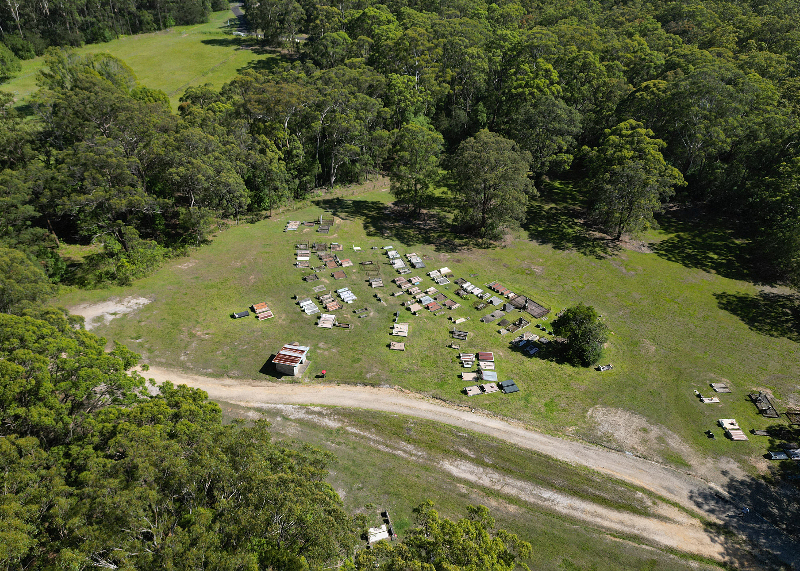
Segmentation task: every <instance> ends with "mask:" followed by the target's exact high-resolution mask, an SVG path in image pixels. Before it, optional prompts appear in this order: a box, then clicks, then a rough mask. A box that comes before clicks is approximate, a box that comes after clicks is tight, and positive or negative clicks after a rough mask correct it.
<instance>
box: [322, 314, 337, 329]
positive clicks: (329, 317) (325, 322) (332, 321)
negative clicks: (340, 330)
mask: <svg viewBox="0 0 800 571" xmlns="http://www.w3.org/2000/svg"><path fill="white" fill-rule="evenodd" d="M334 325H336V316H335V315H333V314H332V313H321V314H320V316H319V322H318V323H317V327H323V328H325V329H332V328H333V326H334Z"/></svg>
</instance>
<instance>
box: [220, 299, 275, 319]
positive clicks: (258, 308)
mask: <svg viewBox="0 0 800 571" xmlns="http://www.w3.org/2000/svg"><path fill="white" fill-rule="evenodd" d="M250 309H252V310H253V313H254V314H255V316H256V318H257V319H258V320H259V321H264V320H266V319H272V318H273V317H275V314H274V313H272V310H271V309H270V308H269V306H268V305H267V304H266V303H265V302H261V303H254V304H253V305H251V306H250ZM249 316H250V312H249V311H247V310H245V311H236V312H234V313H232V314H231V317H232V318H233V319H242V318H244V317H249Z"/></svg>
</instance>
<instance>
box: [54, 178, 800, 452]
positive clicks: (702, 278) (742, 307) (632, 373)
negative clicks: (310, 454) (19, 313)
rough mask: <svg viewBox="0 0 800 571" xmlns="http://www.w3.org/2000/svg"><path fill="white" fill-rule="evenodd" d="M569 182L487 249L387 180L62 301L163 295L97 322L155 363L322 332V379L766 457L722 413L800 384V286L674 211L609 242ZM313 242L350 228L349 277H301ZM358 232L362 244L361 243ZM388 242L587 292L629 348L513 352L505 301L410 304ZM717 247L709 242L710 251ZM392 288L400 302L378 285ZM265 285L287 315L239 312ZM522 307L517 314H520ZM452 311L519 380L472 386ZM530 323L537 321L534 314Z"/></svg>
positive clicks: (318, 353)
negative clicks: (580, 358)
mask: <svg viewBox="0 0 800 571" xmlns="http://www.w3.org/2000/svg"><path fill="white" fill-rule="evenodd" d="M387 186H388V185H387ZM562 190H563V195H558V193H559V192H562ZM562 190H559V189H558V188H556V189H555V190H554V192H555V193H556V194H554V195H551V196H549V197H548V198H546V199H543V200H542V201H540V202H538V203H537V204H536V205H534V206H533V207H532V208H531V218H530V222H529V223H528V225H527V226H526V227H525V228H524V229H523V230H522V231H520V232H519V233H518V234H517V236H516V238H515V239H514V240H511V241H506V242H505V243H504V245H502V246H498V247H494V248H488V249H477V248H466V247H463V243H462V242H461V241H460V240H459V239H457V238H453V237H451V236H449V235H448V233H447V231H446V228H445V229H442V227H441V226H439V227H437V226H430V227H420V226H419V225H416V224H414V223H412V222H410V221H405V220H402V219H398V218H396V217H395V218H393V217H391V216H389V215H387V213H386V210H385V205H386V203H387V202H389V200H390V196H389V194H388V192H385V191H381V190H380V189H379V190H377V191H373V192H369V193H366V194H362V195H357V196H347V197H345V198H343V199H340V200H326V201H321V202H319V203H318V204H315V205H312V206H309V207H307V208H304V209H303V210H298V211H294V212H288V213H284V214H281V215H276V216H275V217H274V218H273V219H272V220H268V221H263V222H258V223H256V224H244V223H243V224H240V225H239V226H232V227H230V228H228V229H227V230H225V231H223V232H221V233H219V234H218V236H217V237H216V238H215V239H214V240H213V242H212V243H211V244H209V245H208V246H205V247H203V248H200V249H198V250H196V251H194V252H192V253H191V255H190V256H188V257H186V258H181V259H176V260H172V261H170V262H169V263H167V264H165V266H164V267H163V268H162V269H161V270H160V271H158V272H157V273H156V274H154V275H153V276H151V277H149V278H146V279H143V280H140V281H138V282H136V283H135V284H133V285H132V286H130V287H126V288H110V289H107V290H99V291H73V292H71V293H67V294H65V295H63V296H62V297H61V299H60V300H59V303H61V304H66V305H75V304H79V303H86V302H92V301H101V300H105V299H108V298H111V297H123V298H124V297H127V296H141V297H147V298H149V299H152V302H151V303H150V304H149V305H147V306H145V307H143V308H142V309H140V310H139V311H137V312H136V313H133V314H128V315H124V316H120V317H119V318H117V319H114V320H113V321H111V322H110V324H108V325H105V326H100V327H98V328H97V329H96V330H95V331H96V332H98V333H100V334H102V335H104V336H106V337H108V338H109V339H114V340H117V341H119V342H122V343H124V344H126V345H127V346H129V347H130V348H132V349H133V350H135V351H137V352H139V353H141V354H142V355H143V356H144V360H145V361H146V362H148V363H151V364H154V365H159V366H163V367H175V368H181V369H185V370H187V371H193V372H197V373H202V374H206V375H214V376H222V375H227V376H230V377H241V378H259V377H262V373H261V372H260V371H261V370H262V367H264V365H265V363H266V362H267V360H268V359H269V357H270V355H271V354H272V353H274V352H276V351H277V350H278V349H279V348H280V346H281V344H283V343H285V342H290V341H299V342H300V343H301V344H307V345H310V346H311V347H312V348H313V349H312V352H311V360H312V365H311V367H310V368H309V370H308V373H307V375H306V378H305V379H303V382H314V380H313V376H314V375H315V374H316V373H318V372H319V370H321V369H323V368H324V369H326V370H327V371H328V377H327V379H326V381H327V382H343V383H368V384H374V385H381V384H386V385H397V386H401V387H404V388H407V389H410V390H413V391H419V392H422V393H426V394H430V395H433V396H435V397H439V398H442V399H445V400H448V401H451V402H455V403H459V404H462V405H464V406H468V407H476V408H481V409H486V410H490V411H492V412H494V413H496V414H500V415H503V416H506V417H512V418H517V419H520V420H522V421H524V422H526V423H529V424H531V425H532V426H534V427H537V428H539V429H541V430H544V431H548V432H553V433H562V434H563V433H570V434H578V435H581V436H583V437H585V438H587V439H590V440H601V441H603V442H604V443H607V444H611V445H614V446H615V447H617V448H624V444H622V443H615V441H614V439H613V438H612V437H611V436H609V435H606V436H605V437H603V438H600V437H599V436H598V435H597V433H596V432H595V431H593V430H592V427H593V423H592V422H591V420H590V419H589V418H588V416H587V415H589V413H590V411H591V410H592V409H593V407H596V406H600V407H607V408H609V409H613V410H617V409H624V410H627V411H632V412H633V413H636V414H638V415H641V416H642V417H644V419H646V420H647V421H648V422H649V423H652V424H657V425H661V426H663V427H666V428H667V429H669V430H670V431H672V432H673V433H674V434H676V435H677V436H678V437H679V438H680V439H682V440H683V441H684V442H686V443H688V444H689V447H690V452H691V453H692V454H695V453H699V455H700V456H698V458H702V457H705V456H712V457H723V456H732V457H734V458H736V459H738V460H745V459H757V458H758V456H760V455H761V454H763V453H764V451H765V448H766V442H765V440H764V439H762V440H759V439H758V438H757V437H751V439H750V441H749V442H741V443H740V442H737V443H734V442H731V441H728V440H726V439H725V438H723V437H722V433H721V432H720V431H719V430H718V429H716V428H715V423H716V420H717V419H718V418H728V417H733V418H736V419H738V420H739V423H740V425H741V426H742V428H743V429H744V430H745V431H747V430H749V429H751V428H763V427H765V426H767V425H768V424H769V422H768V421H767V420H766V419H763V418H762V417H760V416H757V415H756V410H755V407H754V406H753V405H752V404H750V403H749V401H748V400H747V393H748V392H749V391H750V390H751V389H753V388H759V387H760V388H767V389H770V390H772V391H773V393H774V395H775V397H776V398H777V401H778V403H779V404H780V407H781V408H783V407H785V406H786V404H787V403H789V402H790V400H791V399H792V398H796V397H797V384H796V379H797V378H798V375H799V374H800V359H798V338H797V333H796V330H793V329H792V328H791V326H790V324H789V325H787V322H785V320H784V321H781V320H782V319H783V317H782V315H783V314H782V313H781V311H782V310H781V309H780V308H781V307H782V306H781V305H780V304H781V303H785V299H788V298H785V297H783V296H781V295H779V294H780V291H779V290H774V291H775V292H777V293H775V295H776V296H777V297H774V298H764V297H763V296H762V297H759V292H760V288H759V287H757V286H755V285H754V284H752V283H749V282H747V281H743V280H742V279H738V278H737V277H726V276H727V275H732V276H733V275H735V271H734V270H733V269H731V267H730V263H729V262H730V261H729V260H728V261H726V260H722V259H717V258H715V256H714V255H713V252H711V251H710V249H711V246H713V244H712V243H711V242H708V240H710V239H711V237H709V236H703V235H702V233H700V232H698V234H693V233H692V232H691V231H689V230H688V229H686V228H684V227H681V226H678V225H675V224H672V225H670V224H665V226H664V229H663V230H661V231H657V232H652V233H651V234H650V235H648V236H647V240H648V242H649V243H650V246H651V249H652V250H654V251H652V252H638V251H633V250H629V249H619V250H607V249H606V248H607V247H606V246H605V245H604V244H603V243H601V242H596V241H593V240H591V239H590V238H589V237H588V236H586V235H585V232H583V231H582V230H581V229H580V227H579V226H578V225H576V224H575V223H574V216H573V215H572V214H570V212H569V205H570V201H571V200H574V197H571V196H569V193H568V191H567V190H566V189H562ZM550 199H558V202H549V200H550ZM323 207H325V208H327V209H328V211H332V212H333V213H334V214H335V215H336V216H337V223H336V226H335V227H334V230H333V232H332V233H331V234H330V235H328V236H324V235H322V234H318V233H316V232H315V229H307V230H304V231H300V232H286V233H285V232H284V231H283V229H284V225H285V223H286V221H288V220H314V219H316V218H318V217H319V215H320V214H321V213H323V212H324V210H323ZM717 240H718V242H719V243H718V244H717V248H718V250H719V251H723V249H724V247H725V246H726V242H725V241H724V240H723V239H722V238H720V237H719V236H717ZM301 241H309V242H314V241H324V242H333V241H336V242H339V243H342V244H343V245H344V247H345V249H344V252H342V254H343V255H345V256H349V257H350V258H351V259H352V260H353V261H354V262H355V264H356V265H355V266H354V267H353V268H348V269H347V275H348V277H347V279H345V280H340V281H335V280H333V279H332V278H331V276H330V271H323V272H320V277H321V278H322V279H321V281H320V282H314V283H306V282H304V281H302V279H301V277H302V276H303V275H304V274H305V273H306V272H305V271H303V270H300V269H296V268H294V267H293V263H294V260H295V256H294V249H295V248H294V246H295V244H296V243H297V242H301ZM354 244H355V245H358V246H360V247H361V248H362V250H361V251H360V252H358V253H357V252H354V251H353V249H352V246H353V245H354ZM704 244H705V246H703V245H704ZM386 245H393V246H394V247H395V248H397V250H398V251H399V252H400V253H402V254H406V253H408V252H412V251H414V252H417V253H419V254H420V255H423V256H425V257H426V263H427V264H428V266H429V267H428V268H427V269H433V268H437V267H441V266H445V265H446V266H449V267H450V268H451V269H452V270H453V271H454V272H455V273H456V276H457V277H465V278H467V279H469V280H470V281H472V282H473V283H476V284H485V283H488V282H491V281H494V280H499V281H500V282H501V283H503V284H505V285H506V286H508V287H510V288H511V289H512V290H515V291H518V292H521V293H523V294H527V295H530V296H531V297H532V298H533V299H535V300H537V301H538V302H539V303H541V304H542V305H545V306H547V307H550V308H552V314H551V317H552V315H554V314H555V313H556V312H558V311H559V310H560V309H562V308H564V307H567V306H569V305H572V304H575V303H578V302H583V303H587V304H590V305H593V306H595V307H596V308H597V309H598V311H599V313H600V314H601V315H602V316H603V319H604V320H605V322H606V324H607V325H608V326H609V327H610V328H611V330H612V331H613V335H612V336H611V339H610V342H609V345H608V348H607V350H606V353H605V356H604V357H603V361H604V362H611V363H613V364H614V369H613V370H612V371H608V372H604V373H599V372H597V371H594V370H592V369H581V368H575V367H572V366H569V365H566V364H561V363H557V362H554V361H549V360H543V359H539V358H529V357H526V356H524V355H522V354H520V353H518V352H516V351H514V350H512V348H511V346H510V341H511V339H512V338H513V335H507V336H501V335H500V334H499V333H498V327H497V326H496V325H495V324H484V323H481V322H480V321H479V318H480V317H481V316H482V315H484V314H486V313H488V311H489V310H488V309H487V310H484V311H477V310H475V309H474V308H473V307H472V301H475V299H474V298H472V301H468V302H465V303H464V304H463V305H462V307H461V308H460V309H457V310H455V311H452V312H448V313H447V315H441V316H434V315H432V314H430V313H427V312H424V313H422V314H420V315H419V316H416V317H415V316H412V315H411V314H409V313H408V312H407V311H406V310H405V309H404V308H402V307H401V302H402V301H405V300H406V299H408V297H407V296H405V295H403V296H400V297H393V296H391V294H392V293H394V292H395V291H398V288H396V287H395V286H394V284H392V283H390V282H389V280H390V279H392V278H394V277H395V276H397V273H396V272H395V271H394V270H393V269H392V268H391V267H390V266H389V265H388V264H387V261H388V260H387V257H386V255H385V253H384V250H383V249H382V248H383V246H386ZM373 246H375V247H378V248H380V249H378V250H373V249H371V248H372V247H373ZM702 247H706V249H708V250H709V251H707V252H705V253H703V252H700V250H701V249H702ZM690 253H691V257H690V255H689V254H690ZM701 254H702V255H701ZM365 260H374V261H376V262H380V263H381V265H380V268H381V271H382V274H383V277H384V279H385V282H386V283H387V285H386V287H384V288H382V289H377V290H372V289H371V288H369V287H368V285H367V284H366V282H365V274H364V272H362V271H361V269H360V268H361V266H359V264H358V262H360V261H365ZM427 269H426V271H427ZM416 274H419V275H421V276H423V277H424V278H425V279H424V281H423V285H424V286H425V287H429V286H432V285H434V284H433V282H432V281H431V280H430V279H429V278H427V276H426V275H425V274H424V273H422V272H414V273H413V274H411V275H416ZM318 283H324V284H326V285H327V286H328V287H329V288H331V289H335V288H338V287H342V286H345V285H346V286H349V287H350V288H351V289H352V290H353V292H354V293H355V294H356V295H357V296H358V301H357V302H355V303H354V304H353V305H352V306H348V307H346V309H345V310H343V311H340V312H338V316H339V320H340V321H347V322H350V323H352V325H353V328H352V330H350V331H347V330H344V329H334V330H325V329H319V328H317V327H316V321H317V320H316V317H315V316H306V315H305V314H303V313H302V312H301V311H300V310H299V308H298V306H297V305H296V301H295V296H307V295H313V292H312V286H313V285H316V284H318ZM453 289H454V288H453V287H452V286H446V287H444V288H443V290H442V291H443V292H444V293H446V294H448V293H450V294H452V292H453ZM376 292H379V293H380V294H381V295H382V297H383V298H384V300H385V305H384V304H381V303H379V302H378V301H377V300H376V299H375V298H374V294H375V293H376ZM776 300H777V301H776ZM782 300H783V301H782ZM260 301H266V302H267V303H268V304H269V305H270V306H271V307H272V309H273V310H274V312H275V314H276V317H275V319H272V320H269V321H266V322H258V321H257V320H255V319H253V318H250V319H242V320H232V319H230V317H229V315H230V313H231V312H233V311H239V310H243V309H245V308H247V307H248V306H249V305H251V304H253V303H257V302H260ZM773 302H774V303H773ZM774 304H777V306H776V307H777V308H778V311H777V313H776V309H775V307H773V305H774ZM360 307H368V308H369V310H370V311H369V313H368V317H366V318H363V319H359V318H357V317H355V316H354V315H353V313H352V312H353V309H355V308H360ZM396 311H400V315H401V320H402V321H408V322H409V323H410V324H411V332H410V335H409V337H408V338H407V339H405V341H406V347H407V350H406V351H405V352H395V351H390V350H389V349H388V348H387V347H388V343H389V341H390V339H391V338H390V336H389V332H390V328H391V324H392V322H393V317H394V312H396ZM773 314H774V315H773ZM518 315H519V314H518V313H515V314H512V315H511V320H513V319H515V318H516V317H517V316H518ZM449 316H453V317H461V316H463V317H468V318H469V319H470V320H469V321H468V322H466V323H464V324H462V325H461V326H460V327H463V328H465V329H466V330H468V331H469V332H470V338H469V340H468V341H467V342H465V343H462V344H461V346H462V350H468V351H473V350H489V351H494V353H495V358H496V361H497V371H498V376H499V379H500V380H504V379H509V378H513V379H514V380H516V382H517V384H518V385H519V387H520V389H521V392H520V393H517V394H514V395H502V394H493V395H484V396H480V397H472V398H468V397H466V396H464V395H463V394H462V393H461V389H462V388H463V387H464V385H465V383H464V382H463V381H462V380H461V379H460V377H459V373H460V372H461V371H462V369H461V368H460V366H459V364H458V362H457V361H456V354H457V351H456V350H454V349H451V348H449V347H448V345H449V343H450V342H451V339H450V335H449V331H450V328H451V326H452V324H451V322H449V321H448V319H447V318H448V317H449ZM541 323H543V324H545V325H549V321H543V322H541ZM528 330H530V331H538V330H536V329H535V328H534V327H533V325H531V326H530V327H529V329H528ZM716 381H722V382H728V383H729V384H730V385H731V387H732V388H733V389H734V392H733V394H728V395H720V398H721V400H722V403H721V404H717V405H702V404H700V403H699V402H698V401H697V399H696V398H695V397H694V394H693V390H695V389H696V390H699V391H701V392H703V393H709V392H710V389H709V383H711V382H716ZM623 429H624V427H623ZM706 429H714V430H715V431H716V433H717V436H718V437H717V438H716V439H715V440H709V439H707V438H706V437H705V436H704V434H703V432H704V431H705V430H706ZM644 431H646V429H643V432H644ZM642 436H643V437H644V436H645V434H642ZM692 451H693V452H692ZM637 452H638V453H640V454H643V455H645V456H649V457H653V458H657V459H662V460H666V461H668V462H671V463H673V464H676V465H678V466H686V464H687V462H688V463H693V462H696V461H697V458H691V457H687V458H684V456H685V454H686V453H685V451H681V450H680V449H679V448H676V447H675V446H674V444H673V443H672V442H671V441H670V439H669V438H667V437H664V436H656V435H654V436H653V438H652V441H651V443H650V444H648V445H647V447H646V449H644V450H638V451H637Z"/></svg>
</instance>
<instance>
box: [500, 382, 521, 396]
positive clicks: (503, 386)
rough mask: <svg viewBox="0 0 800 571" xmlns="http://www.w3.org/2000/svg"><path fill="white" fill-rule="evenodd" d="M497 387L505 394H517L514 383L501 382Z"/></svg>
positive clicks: (516, 387) (517, 389) (517, 388)
mask: <svg viewBox="0 0 800 571" xmlns="http://www.w3.org/2000/svg"><path fill="white" fill-rule="evenodd" d="M497 386H498V387H500V390H501V391H503V392H504V393H505V394H510V393H518V392H519V387H518V386H517V383H515V382H514V381H512V380H510V379H509V380H507V381H503V382H502V383H498V385H497Z"/></svg>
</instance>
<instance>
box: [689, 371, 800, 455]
mask: <svg viewBox="0 0 800 571" xmlns="http://www.w3.org/2000/svg"><path fill="white" fill-rule="evenodd" d="M710 386H711V388H712V389H713V390H714V392H715V393H718V394H725V393H733V390H732V389H731V388H730V386H729V385H728V384H727V383H711V384H710ZM694 394H695V396H696V397H697V399H698V400H699V401H700V402H701V403H703V404H720V406H723V403H721V400H720V398H719V397H718V396H703V395H702V394H701V393H700V392H699V391H697V390H695V391H694ZM747 396H748V398H749V399H750V401H751V402H752V403H753V404H754V405H755V407H756V409H757V411H758V413H759V414H760V415H761V416H763V417H764V418H769V419H779V418H781V414H780V413H779V412H778V410H777V408H776V406H775V403H774V402H773V401H772V397H771V396H770V395H769V394H768V393H767V392H765V391H757V392H752V393H750V394H749V395H747ZM798 412H800V411H796V410H794V409H787V411H786V417H787V418H788V420H789V424H790V425H800V415H798V414H797V413H798ZM717 424H718V425H719V426H720V428H722V430H723V432H724V433H725V436H726V437H727V438H729V439H730V440H733V441H745V440H749V439H748V437H747V434H746V433H745V431H744V430H742V427H741V426H739V423H738V422H737V421H736V419H735V418H720V419H718V420H717ZM750 433H751V434H753V435H755V436H770V437H775V436H778V437H783V438H785V437H787V434H788V435H789V436H791V434H792V433H791V432H789V431H786V430H781V429H778V430H775V427H774V426H773V427H772V431H769V430H756V429H752V430H750ZM706 435H707V436H708V437H709V438H714V433H713V432H712V431H710V430H707V431H706ZM780 446H781V448H782V449H781V450H777V451H770V452H768V453H767V455H766V456H767V457H768V458H769V459H771V460H795V461H800V445H798V444H797V443H796V442H783V443H781V445H780Z"/></svg>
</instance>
